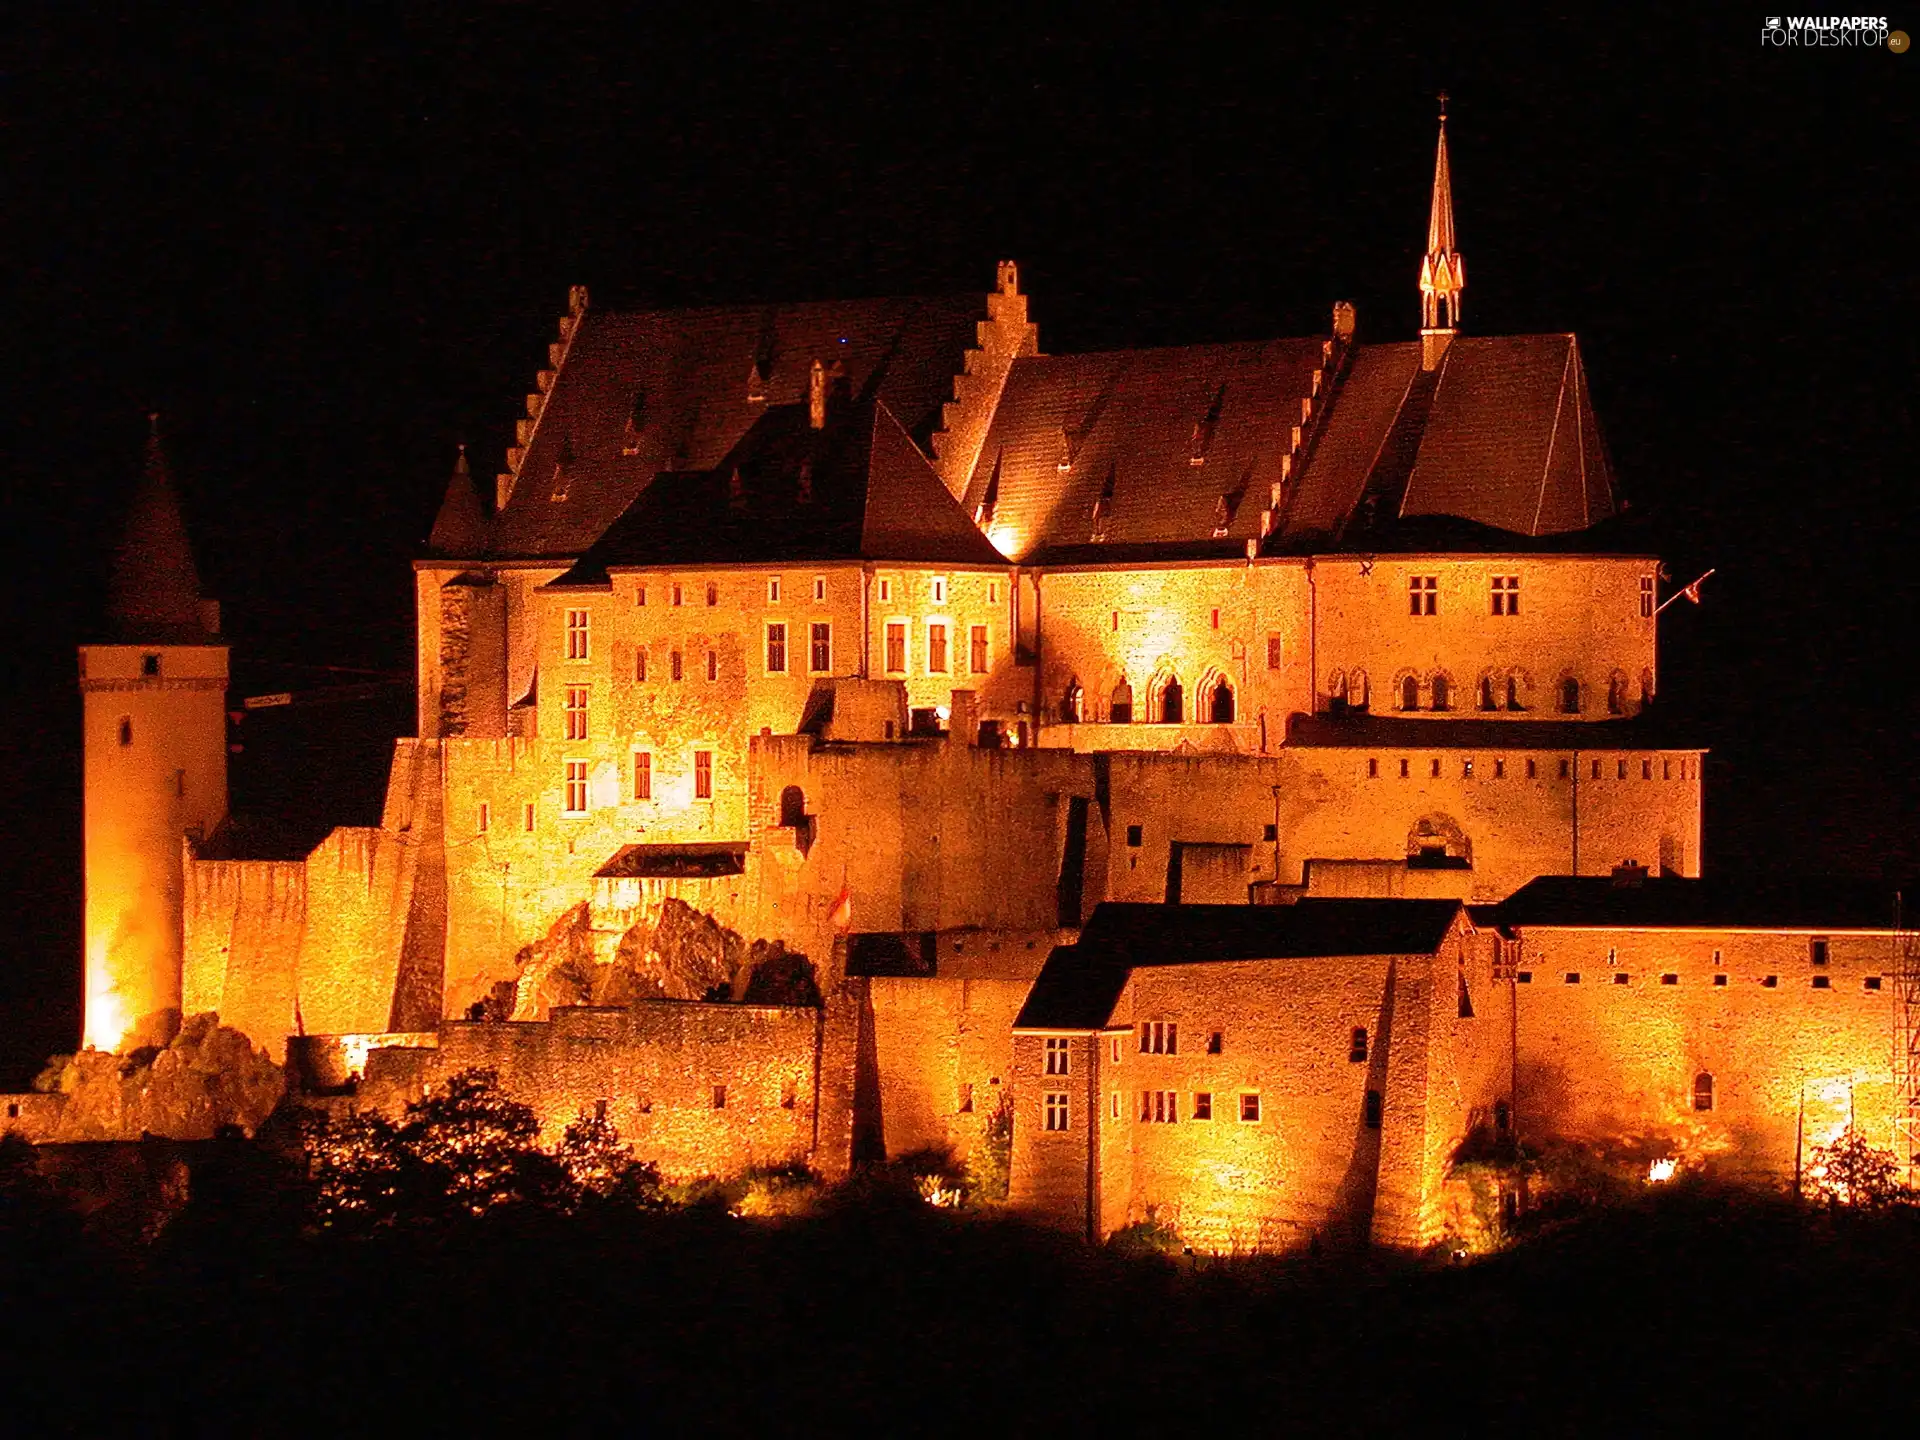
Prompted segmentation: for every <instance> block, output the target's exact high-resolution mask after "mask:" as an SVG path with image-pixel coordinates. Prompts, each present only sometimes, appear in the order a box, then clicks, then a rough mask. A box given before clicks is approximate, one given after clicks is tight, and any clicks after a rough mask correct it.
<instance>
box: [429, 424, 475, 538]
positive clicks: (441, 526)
mask: <svg viewBox="0 0 1920 1440" xmlns="http://www.w3.org/2000/svg"><path fill="white" fill-rule="evenodd" d="M427 548H428V549H429V550H431V551H433V553H434V554H436V555H448V556H454V557H457V558H460V559H474V558H477V557H479V556H481V555H484V554H485V553H486V550H487V517H486V516H485V515H484V514H482V513H481V510H480V496H479V494H478V493H477V492H476V491H475V490H474V488H473V472H472V471H471V470H469V469H468V468H467V447H466V446H465V445H462V446H461V447H460V458H459V459H458V460H456V461H454V463H453V474H452V476H451V477H450V478H449V479H448V480H447V494H446V498H445V499H443V500H442V501H441V502H440V513H439V515H437V516H436V517H435V518H434V522H433V533H432V534H431V535H429V536H428V537H427Z"/></svg>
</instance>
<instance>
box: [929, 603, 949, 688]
mask: <svg viewBox="0 0 1920 1440" xmlns="http://www.w3.org/2000/svg"><path fill="white" fill-rule="evenodd" d="M936 637H937V638H936ZM926 647H927V648H926V656H927V660H926V665H927V674H929V675H951V674H952V673H953V624H952V622H951V621H949V620H947V619H946V618H945V617H944V616H933V617H930V618H929V619H928V620H927V626H926ZM936 659H937V660H938V662H939V663H938V664H936V663H935V661H936Z"/></svg>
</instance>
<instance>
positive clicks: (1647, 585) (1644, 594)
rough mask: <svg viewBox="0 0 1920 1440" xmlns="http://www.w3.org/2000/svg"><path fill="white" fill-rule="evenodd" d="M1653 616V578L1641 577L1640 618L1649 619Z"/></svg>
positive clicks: (1649, 576)
mask: <svg viewBox="0 0 1920 1440" xmlns="http://www.w3.org/2000/svg"><path fill="white" fill-rule="evenodd" d="M1652 614H1653V576H1651V575H1642V576H1641V577H1640V618H1641V619H1643V620H1644V619H1647V618H1648V617H1649V616H1651V615H1652Z"/></svg>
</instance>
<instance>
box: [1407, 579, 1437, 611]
mask: <svg viewBox="0 0 1920 1440" xmlns="http://www.w3.org/2000/svg"><path fill="white" fill-rule="evenodd" d="M1439 613H1440V577H1439V576H1438V575H1409V576H1408V577H1407V614H1408V615H1418V616H1421V617H1423V618H1424V617H1426V616H1429V615H1438V614H1439Z"/></svg>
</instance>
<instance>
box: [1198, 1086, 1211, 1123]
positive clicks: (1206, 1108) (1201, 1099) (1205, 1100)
mask: <svg viewBox="0 0 1920 1440" xmlns="http://www.w3.org/2000/svg"><path fill="white" fill-rule="evenodd" d="M1193 1118H1194V1119H1196V1120H1211V1119H1213V1095H1212V1093H1211V1092H1209V1091H1206V1090H1201V1091H1198V1092H1196V1093H1195V1095H1194V1097H1193Z"/></svg>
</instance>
